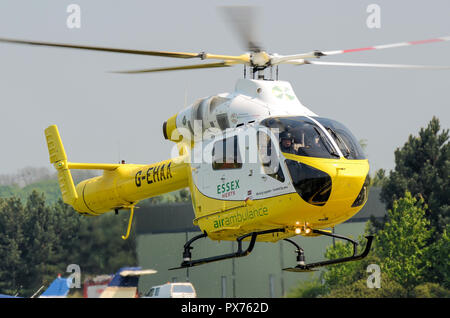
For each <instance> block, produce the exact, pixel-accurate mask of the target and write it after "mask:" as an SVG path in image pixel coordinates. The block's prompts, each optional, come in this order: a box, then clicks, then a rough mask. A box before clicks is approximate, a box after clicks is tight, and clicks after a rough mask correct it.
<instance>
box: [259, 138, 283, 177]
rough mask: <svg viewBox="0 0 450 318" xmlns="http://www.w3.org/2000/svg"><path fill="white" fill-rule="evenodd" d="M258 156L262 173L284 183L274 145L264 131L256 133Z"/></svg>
mask: <svg viewBox="0 0 450 318" xmlns="http://www.w3.org/2000/svg"><path fill="white" fill-rule="evenodd" d="M257 143H258V156H259V160H260V161H261V165H262V170H263V173H264V174H266V175H268V176H270V177H272V178H274V179H276V180H278V181H280V182H284V180H285V178H284V174H283V170H282V169H281V165H280V162H279V160H278V156H277V151H276V148H275V145H274V143H273V141H272V139H271V138H270V136H269V135H268V134H267V133H266V132H264V131H258V135H257Z"/></svg>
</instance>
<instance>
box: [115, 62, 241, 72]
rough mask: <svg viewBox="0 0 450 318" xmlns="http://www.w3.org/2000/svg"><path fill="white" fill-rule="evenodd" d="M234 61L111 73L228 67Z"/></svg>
mask: <svg viewBox="0 0 450 318" xmlns="http://www.w3.org/2000/svg"><path fill="white" fill-rule="evenodd" d="M234 64H238V63H234V62H231V61H230V62H228V61H225V62H220V63H205V64H194V65H184V66H173V67H159V68H150V69H142V70H130V71H115V72H111V73H120V74H141V73H154V72H166V71H179V70H193V69H200V68H216V67H229V66H233V65H234Z"/></svg>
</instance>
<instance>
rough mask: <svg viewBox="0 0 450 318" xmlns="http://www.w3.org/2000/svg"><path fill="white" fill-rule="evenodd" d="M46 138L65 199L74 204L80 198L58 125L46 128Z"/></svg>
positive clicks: (51, 160)
mask: <svg viewBox="0 0 450 318" xmlns="http://www.w3.org/2000/svg"><path fill="white" fill-rule="evenodd" d="M45 138H46V139H47V147H48V153H49V155H50V163H52V164H53V165H54V166H55V168H56V170H57V172H58V182H59V187H60V189H61V194H62V197H63V201H64V202H65V203H67V204H70V205H73V204H74V203H75V201H76V200H77V199H78V195H77V191H76V189H75V185H74V184H73V179H72V174H71V173H70V170H69V167H68V165H67V155H66V151H65V150H64V146H63V143H62V141H61V137H60V135H59V132H58V127H57V126H56V125H52V126H49V127H48V128H47V129H45Z"/></svg>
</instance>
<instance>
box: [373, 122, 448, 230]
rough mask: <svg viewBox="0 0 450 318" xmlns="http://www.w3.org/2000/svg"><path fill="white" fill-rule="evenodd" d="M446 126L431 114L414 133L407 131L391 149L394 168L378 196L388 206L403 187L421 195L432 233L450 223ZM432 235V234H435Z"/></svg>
mask: <svg viewBox="0 0 450 318" xmlns="http://www.w3.org/2000/svg"><path fill="white" fill-rule="evenodd" d="M448 139H449V130H448V129H446V130H442V131H441V127H440V123H439V119H438V118H436V117H433V119H432V120H431V121H430V123H429V124H428V126H427V127H426V128H421V129H420V131H419V135H418V136H413V135H410V136H409V138H408V141H407V142H406V143H405V144H404V145H403V147H402V148H397V150H396V151H395V169H394V170H393V171H391V172H390V174H389V177H388V178H387V180H386V181H385V183H384V184H383V188H382V191H381V199H382V200H383V201H384V202H385V203H386V205H387V208H388V209H391V208H392V206H393V203H394V201H395V200H397V199H399V198H401V197H402V196H403V194H404V193H405V191H409V192H411V194H412V195H413V196H417V197H422V198H423V199H424V201H425V203H426V204H427V210H426V212H427V214H426V215H427V218H428V219H429V220H430V221H431V225H432V226H433V227H434V228H435V229H436V232H435V234H436V237H438V236H439V235H440V234H441V233H442V232H443V230H444V228H445V226H446V224H449V223H450V214H449V212H450V205H449V200H450V186H449V180H450V178H449V175H448V173H449V171H450V145H449V143H448ZM436 237H435V238H436Z"/></svg>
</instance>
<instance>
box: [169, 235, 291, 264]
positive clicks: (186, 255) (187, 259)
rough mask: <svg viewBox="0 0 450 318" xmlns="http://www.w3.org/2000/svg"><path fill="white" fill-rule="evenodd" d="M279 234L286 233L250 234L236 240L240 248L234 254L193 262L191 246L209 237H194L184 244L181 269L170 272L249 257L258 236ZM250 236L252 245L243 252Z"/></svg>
mask: <svg viewBox="0 0 450 318" xmlns="http://www.w3.org/2000/svg"><path fill="white" fill-rule="evenodd" d="M277 232H284V229H274V230H267V231H261V232H252V233H248V234H245V235H242V236H240V237H238V238H237V239H236V241H237V243H238V248H237V251H236V252H234V253H229V254H222V255H217V256H212V257H206V258H201V259H197V260H192V253H191V250H192V249H193V247H192V246H191V244H192V243H194V242H195V241H196V240H198V239H201V238H204V237H207V236H208V235H207V234H206V232H204V233H202V234H200V235H197V236H194V237H193V238H192V239H190V240H189V241H187V242H186V244H184V251H183V262H182V263H181V265H180V266H179V267H173V268H169V270H174V269H182V268H188V267H193V266H198V265H202V264H206V263H211V262H216V261H221V260H225V259H230V258H236V257H242V256H247V255H248V254H250V253H251V252H252V251H253V248H254V247H255V243H256V238H257V237H258V235H263V234H269V233H277ZM249 236H250V243H249V245H248V247H247V249H245V250H243V249H242V241H243V240H244V239H246V238H247V237H249Z"/></svg>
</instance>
